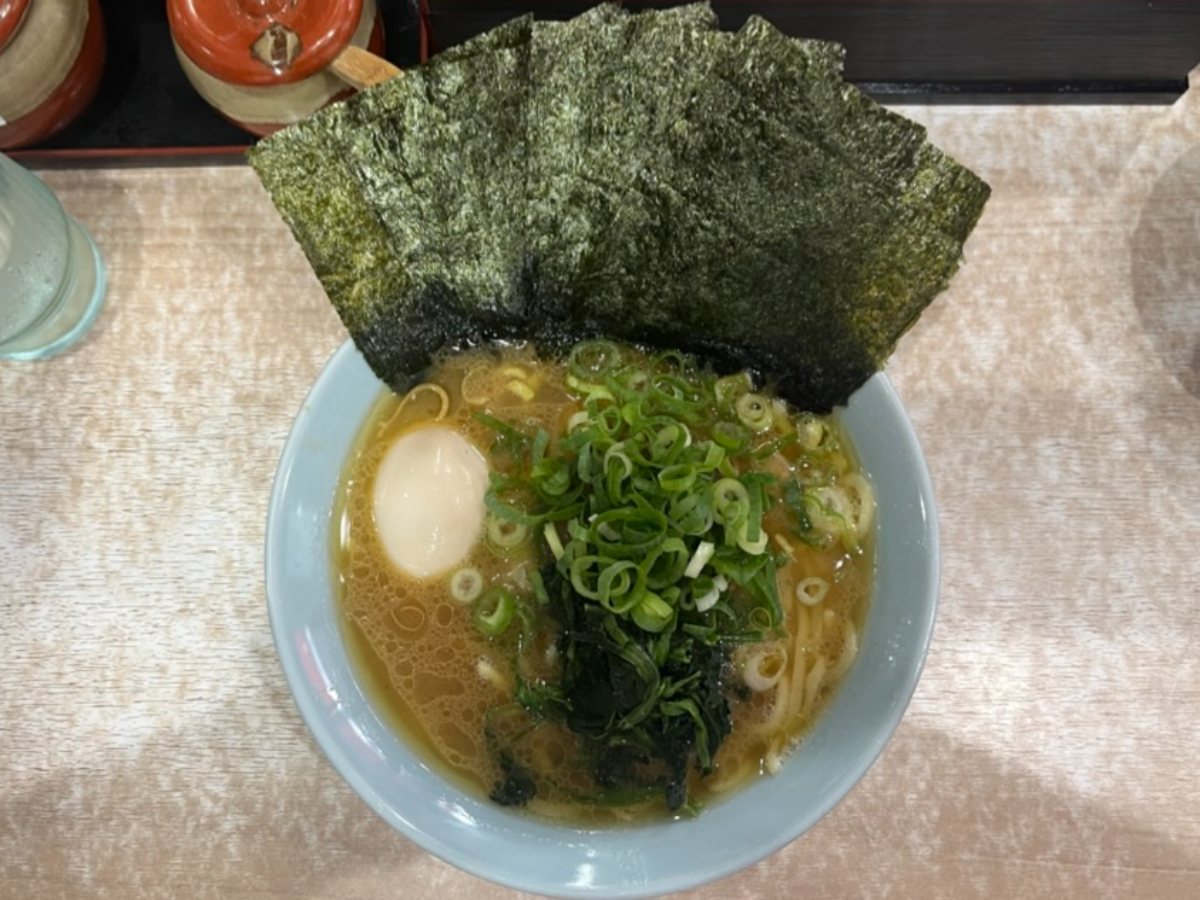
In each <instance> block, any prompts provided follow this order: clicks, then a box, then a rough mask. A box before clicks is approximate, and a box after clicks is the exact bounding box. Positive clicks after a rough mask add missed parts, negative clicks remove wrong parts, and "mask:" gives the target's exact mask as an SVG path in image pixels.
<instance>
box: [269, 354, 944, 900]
mask: <svg viewBox="0 0 1200 900" xmlns="http://www.w3.org/2000/svg"><path fill="white" fill-rule="evenodd" d="M381 390H382V386H381V384H380V382H379V381H378V380H377V379H376V378H375V376H374V375H373V374H372V373H371V371H370V369H368V367H367V365H366V363H365V362H363V360H362V357H361V356H359V354H358V351H357V350H356V349H355V348H354V346H353V345H352V344H351V343H350V342H347V343H346V344H344V345H343V346H342V347H341V348H340V349H339V350H338V351H337V353H335V354H334V356H333V357H332V359H331V360H330V361H329V363H328V365H327V366H326V367H325V370H324V371H323V372H322V373H321V376H320V377H319V378H318V379H317V382H316V384H315V385H314V386H313V389H312V391H311V393H310V394H309V396H308V398H307V399H306V400H305V401H304V405H303V407H302V408H301V410H300V414H299V416H297V418H296V422H295V424H294V425H293V427H292V432H291V436H290V437H289V438H288V441H287V445H286V447H285V448H284V451H283V458H282V459H281V460H280V463H279V470H278V473H277V474H276V476H275V486H274V490H273V491H272V494H271V507H270V514H269V517H268V519H267V546H266V570H267V571H266V574H267V597H268V603H269V608H270V615H271V626H272V628H273V629H274V633H275V645H276V647H277V649H278V652H279V658H280V662H281V663H282V665H283V671H284V674H285V675H286V677H287V680H288V684H289V685H290V686H291V689H292V693H293V695H294V696H295V698H296V704H297V705H298V706H299V707H300V713H301V715H303V717H304V720H305V722H307V723H308V727H309V728H310V729H311V730H312V733H313V736H314V737H315V738H316V739H317V743H318V744H320V746H321V749H322V750H324V752H325V755H326V756H328V757H329V760H330V761H331V762H332V763H333V765H334V768H336V769H337V770H338V772H339V773H341V775H342V777H343V778H345V779H346V781H348V782H349V783H350V786H351V787H353V788H354V790H356V791H357V792H358V794H359V795H360V796H361V797H362V798H363V800H365V801H366V802H367V804H368V805H369V806H370V807H371V808H372V809H374V810H375V811H376V812H377V813H378V814H379V815H381V816H383V818H384V819H386V820H387V821H388V822H389V823H390V824H391V825H392V826H393V827H395V828H396V829H397V830H398V831H400V832H401V833H402V834H404V835H405V836H406V837H408V838H410V839H412V840H413V841H416V842H417V843H418V844H420V845H421V846H422V847H424V848H425V849H426V850H428V851H429V852H430V853H433V854H435V855H436V856H439V857H441V858H442V859H444V860H446V861H447V862H450V863H452V864H453V865H455V866H458V867H459V868H462V869H465V870H466V871H468V872H471V873H473V874H475V875H478V876H480V877H481V878H486V879H489V880H491V881H494V882H498V883H499V884H503V885H507V886H509V887H512V888H517V889H520V890H524V891H532V892H534V893H538V894H547V895H551V896H558V897H589V898H596V897H613V898H617V897H621V898H625V897H645V896H650V895H654V894H661V893H666V892H669V891H680V890H685V889H687V888H691V887H695V886H696V885H699V884H702V883H704V882H707V881H711V880H713V879H715V878H719V877H721V876H724V875H729V874H730V873H732V872H735V871H737V870H739V869H742V868H744V867H745V866H748V865H750V864H752V863H754V862H757V861H758V860H760V859H762V858H764V857H766V856H768V855H769V854H771V853H773V852H775V851H776V850H778V849H779V848H780V847H783V846H784V845H785V844H787V843H789V842H791V841H793V840H795V839H796V838H797V837H798V836H800V835H801V834H803V833H804V832H805V831H806V830H807V829H808V828H810V827H811V826H812V825H813V824H814V823H816V822H817V820H819V819H820V818H821V817H822V816H824V815H825V814H826V813H827V812H829V811H830V810H831V809H833V807H834V806H835V805H836V804H837V803H838V801H840V800H841V799H842V798H843V797H844V796H846V794H847V793H848V792H849V791H850V789H851V788H853V787H854V785H855V784H856V783H857V782H858V780H859V779H860V778H861V777H862V776H863V774H864V773H865V772H866V771H867V769H868V768H869V767H870V766H871V764H872V763H873V762H874V761H875V759H876V757H877V756H878V755H879V753H880V752H881V751H882V750H883V746H884V744H885V743H887V741H888V738H889V737H890V736H891V735H892V732H893V731H894V730H895V728H896V726H897V724H899V722H900V717H901V716H902V715H903V713H904V709H905V707H906V706H907V704H908V701H909V698H910V697H911V696H912V694H913V691H914V690H915V688H916V686H917V679H918V678H919V677H920V673H921V666H922V664H923V662H924V659H925V654H926V650H927V649H928V646H929V641H930V637H931V635H932V632H933V622H934V614H935V612H936V607H937V587H938V532H937V519H936V516H935V512H934V505H933V492H932V489H931V487H930V483H929V474H928V472H927V470H926V468H925V463H924V460H923V458H922V456H921V450H920V447H919V446H918V444H917V439H916V436H915V435H914V433H913V430H912V426H911V424H910V423H909V421H908V418H907V417H906V415H905V413H904V410H903V409H902V407H901V405H900V401H899V399H898V398H897V396H896V394H895V392H894V391H893V390H892V388H891V385H890V384H889V383H888V381H887V379H886V378H885V377H884V376H883V375H882V374H879V375H876V376H875V377H873V378H872V379H871V380H870V381H869V382H867V384H866V385H864V386H863V387H862V389H861V390H859V391H858V392H857V393H856V394H855V395H854V397H853V398H851V401H850V404H849V407H848V409H847V410H845V411H844V412H843V417H844V421H845V422H846V423H847V424H848V427H849V430H850V433H851V435H852V437H853V440H854V443H855V445H856V447H857V449H858V453H859V456H860V459H861V461H862V463H863V465H864V467H865V468H866V469H867V471H868V472H869V473H870V476H871V479H872V481H873V483H874V485H875V488H876V492H877V495H878V504H879V512H878V515H879V518H878V522H879V525H878V527H879V542H878V556H877V561H878V577H877V587H876V596H875V598H874V601H873V607H872V609H871V612H870V613H869V616H868V621H867V626H866V628H865V630H864V634H863V636H862V645H861V650H860V656H859V659H858V661H857V663H856V664H855V665H854V667H853V668H852V669H851V671H850V673H849V675H848V676H847V680H846V682H845V684H844V685H843V686H842V688H841V690H840V691H839V693H838V695H837V696H836V698H835V701H834V703H833V704H832V706H831V707H830V709H829V710H828V711H827V712H826V714H825V715H824V716H823V717H822V718H821V720H820V721H819V722H818V724H817V726H816V728H815V729H814V730H813V731H812V732H811V733H810V734H809V736H808V737H807V738H806V739H805V741H804V742H803V744H802V745H801V746H800V747H799V749H798V750H797V751H796V752H794V753H793V754H792V755H791V756H790V757H789V758H788V759H787V762H786V764H785V765H784V768H783V770H782V771H781V772H780V773H779V774H777V775H775V776H772V777H768V778H763V779H761V780H759V781H757V782H755V783H754V784H752V785H750V786H748V787H747V788H745V789H743V790H741V791H739V792H735V793H734V795H733V796H731V797H730V798H729V799H727V800H724V801H722V802H721V803H720V804H719V805H716V806H711V807H710V808H709V809H708V810H707V811H706V812H705V813H704V814H703V815H701V816H699V817H698V818H696V819H693V820H687V821H681V822H664V823H659V824H651V825H642V826H636V827H626V828H607V829H574V828H569V827H565V826H562V825H556V824H549V823H547V822H543V821H538V820H537V819H534V818H530V817H528V816H525V815H522V814H521V813H519V812H513V811H510V810H506V809H503V808H501V807H498V806H496V805H494V804H492V803H490V802H488V801H487V800H485V799H481V798H479V797H476V796H473V795H470V794H466V793H464V792H463V791H461V790H459V789H458V788H457V787H455V786H454V785H452V784H450V783H449V782H447V781H446V780H445V779H443V778H442V777H440V776H439V775H438V774H437V773H436V772H435V771H433V770H432V769H430V768H429V767H428V766H427V765H426V764H425V763H424V762H422V760H421V759H419V758H418V757H417V756H415V755H414V754H413V752H412V751H411V750H410V749H409V748H408V747H406V746H405V744H404V743H403V742H402V741H401V740H400V738H398V737H397V736H396V734H394V733H393V732H392V730H391V729H389V727H388V726H387V725H386V724H385V723H384V721H383V719H382V718H381V717H380V715H379V713H378V712H377V711H376V710H375V709H373V708H372V706H371V703H370V702H369V701H368V700H367V698H366V696H365V695H364V693H363V689H362V687H361V685H360V684H359V681H358V679H357V678H356V677H355V673H354V670H353V669H352V668H351V666H350V662H349V660H348V658H347V655H346V650H345V647H344V646H343V644H342V637H341V633H340V631H339V627H338V621H337V613H336V612H335V610H334V604H333V599H332V587H331V586H332V581H333V576H332V574H331V571H330V558H329V557H330V552H329V549H330V539H329V527H330V516H331V509H332V506H333V498H334V491H335V489H336V486H337V483H338V479H339V476H340V474H341V471H342V466H343V464H344V462H345V460H346V457H347V455H348V453H349V451H350V448H351V446H352V444H353V442H354V438H355V435H356V433H357V431H358V429H359V426H360V424H361V423H362V421H363V419H364V417H365V416H366V414H367V412H368V411H369V410H370V408H371V406H372V404H373V403H374V402H375V400H376V398H377V397H378V396H379V393H380V391H381Z"/></svg>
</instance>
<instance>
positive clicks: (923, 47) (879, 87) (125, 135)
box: [10, 0, 1200, 166]
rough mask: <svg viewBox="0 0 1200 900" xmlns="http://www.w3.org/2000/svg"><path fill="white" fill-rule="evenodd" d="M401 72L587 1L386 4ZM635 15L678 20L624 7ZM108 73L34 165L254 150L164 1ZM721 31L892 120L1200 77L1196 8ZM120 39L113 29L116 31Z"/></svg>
mask: <svg viewBox="0 0 1200 900" xmlns="http://www.w3.org/2000/svg"><path fill="white" fill-rule="evenodd" d="M379 2H380V9H381V12H382V13H383V15H384V22H385V26H386V27H387V28H388V29H389V33H390V35H391V42H390V43H389V45H388V53H387V55H388V57H389V58H390V59H392V61H393V62H395V63H396V64H397V65H399V66H401V67H402V68H403V67H407V66H411V65H415V64H416V63H417V62H419V60H420V59H421V58H422V57H423V56H424V54H425V53H426V51H427V48H428V50H429V51H430V52H436V51H437V50H440V49H445V48H447V47H450V46H453V45H454V44H457V43H460V42H461V41H463V40H466V39H467V38H469V37H471V36H473V35H475V34H478V33H481V32H483V31H486V30H488V29H490V28H493V27H495V26H496V25H499V24H500V23H502V22H504V21H506V20H507V19H510V18H512V17H514V16H517V15H520V14H522V13H524V12H534V13H535V14H537V15H538V16H539V17H542V18H548V19H565V18H570V17H571V16H574V15H577V14H578V13H579V12H581V11H583V10H584V9H586V8H588V7H590V6H592V5H594V3H592V2H588V0H379ZM624 5H625V6H627V7H629V8H630V9H633V10H637V9H642V8H647V7H664V6H672V5H675V4H673V3H670V2H664V0H627V2H625V4H624ZM101 6H102V8H103V9H104V10H105V15H106V17H107V19H108V21H109V23H110V27H109V33H110V38H109V56H110V65H109V67H108V68H107V69H106V72H105V81H104V83H103V84H102V87H101V94H100V96H99V97H98V98H97V101H96V102H95V103H94V104H93V107H92V108H91V109H89V110H88V112H87V113H85V115H84V116H83V117H82V118H81V119H80V121H79V122H77V123H75V124H74V125H72V126H71V127H70V128H68V129H67V130H66V131H64V132H63V133H62V134H60V135H57V136H56V137H54V138H51V139H50V140H49V141H47V142H45V143H44V144H41V145H38V146H35V147H30V148H25V149H23V150H17V151H10V155H12V156H14V157H15V158H19V159H22V160H26V161H32V162H36V163H37V164H39V165H47V166H53V165H56V164H59V163H62V164H78V163H86V162H89V161H97V162H103V163H105V164H129V165H146V164H149V165H170V164H172V163H176V162H178V163H182V164H192V163H195V162H196V161H198V160H204V161H207V162H212V163H236V162H241V161H243V160H244V158H245V155H244V154H245V150H246V149H247V147H248V146H249V145H250V144H251V143H253V140H254V139H253V138H252V137H251V136H250V135H247V134H245V133H243V132H242V131H240V130H239V129H237V128H236V127H235V126H233V125H231V124H230V123H228V122H226V121H225V120H223V119H222V118H221V117H220V116H218V115H217V114H216V113H215V112H214V111H213V110H212V109H210V108H209V107H208V106H207V105H206V104H205V103H204V101H203V100H201V99H200V97H199V96H198V95H196V94H195V92H194V91H193V90H192V89H191V86H190V85H189V84H188V83H187V81H186V79H184V77H183V73H182V70H181V69H179V66H178V64H177V62H176V61H175V59H174V51H173V49H172V48H171V44H170V35H169V31H168V29H167V26H166V19H165V14H164V12H163V3H162V0H101ZM713 7H714V9H715V10H716V11H717V14H718V16H719V17H720V20H721V23H722V25H723V27H726V28H731V29H732V28H737V27H739V26H740V25H741V24H742V23H743V22H744V21H745V20H746V19H747V18H748V17H749V16H750V15H753V14H758V15H763V16H764V17H766V18H768V19H770V20H771V21H772V22H774V23H775V24H776V25H777V26H778V27H780V28H781V29H782V30H784V31H786V32H788V33H789V34H803V35H805V36H809V37H816V38H822V39H826V40H836V41H839V42H841V43H843V44H845V45H846V48H847V61H846V78H847V80H848V81H850V82H851V83H852V84H855V85H857V86H858V87H859V88H861V89H862V90H863V91H865V92H866V93H867V94H868V95H870V96H871V97H873V98H874V99H876V100H878V101H880V102H881V103H885V104H887V105H889V106H905V105H927V104H940V105H950V104H955V105H995V104H1088V105H1126V104H1130V105H1132V104H1136V105H1163V104H1170V103H1173V102H1174V101H1175V100H1177V99H1178V98H1179V96H1180V95H1181V94H1183V92H1184V91H1186V90H1187V87H1188V72H1189V71H1190V70H1191V68H1192V67H1193V66H1194V65H1195V64H1196V63H1197V62H1200V0H1172V2H1169V3H1146V2H1143V0H836V2H833V0H715V2H714V3H713ZM118 22H119V23H120V25H121V27H120V28H119V29H118V28H114V27H112V26H113V25H114V24H115V23H118Z"/></svg>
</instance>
